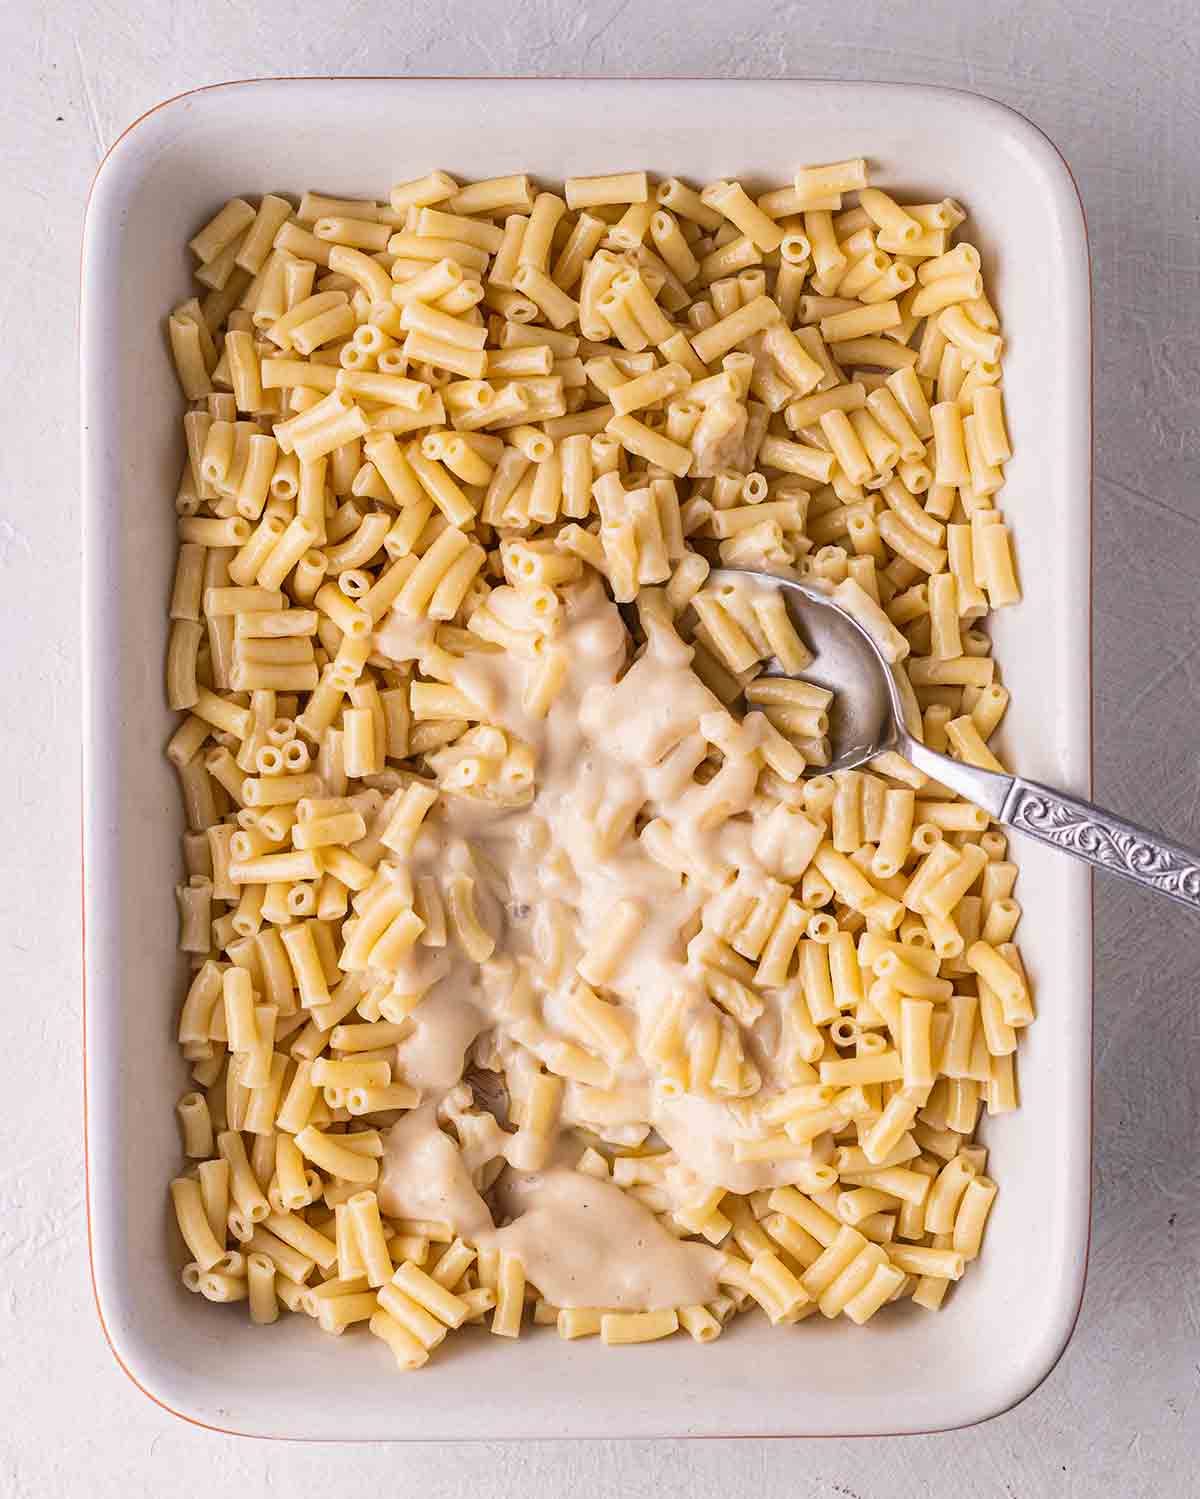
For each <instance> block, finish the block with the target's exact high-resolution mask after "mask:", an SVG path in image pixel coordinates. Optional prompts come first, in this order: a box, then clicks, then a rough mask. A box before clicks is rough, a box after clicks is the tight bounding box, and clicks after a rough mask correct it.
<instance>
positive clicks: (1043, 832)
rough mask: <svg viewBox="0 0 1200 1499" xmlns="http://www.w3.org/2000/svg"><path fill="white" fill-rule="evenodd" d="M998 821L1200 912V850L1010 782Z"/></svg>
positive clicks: (1073, 800) (1032, 784)
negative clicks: (1010, 785) (1185, 846)
mask: <svg viewBox="0 0 1200 1499" xmlns="http://www.w3.org/2000/svg"><path fill="white" fill-rule="evenodd" d="M999 820H1000V821H1001V822H1005V823H1008V824H1009V825H1010V826H1012V827H1014V828H1017V829H1018V830H1019V831H1020V832H1022V833H1029V834H1031V835H1032V836H1033V837H1034V838H1040V839H1041V840H1042V842H1043V843H1050V844H1053V845H1054V847H1055V848H1061V849H1062V850H1063V851H1064V852H1066V853H1069V854H1074V855H1075V857H1076V858H1078V859H1086V860H1087V862H1088V863H1089V864H1094V865H1096V867H1097V868H1098V869H1107V870H1108V871H1109V873H1110V874H1119V875H1121V876H1122V877H1123V878H1124V879H1127V880H1134V881H1136V883H1137V884H1139V885H1144V886H1146V888H1147V889H1149V890H1157V891H1158V892H1159V894H1160V895H1168V896H1170V897H1171V899H1172V900H1177V901H1179V903H1180V904H1181V905H1184V906H1190V907H1191V909H1192V910H1193V911H1200V851H1198V850H1196V849H1189V848H1184V847H1183V846H1182V845H1181V844H1178V843H1172V842H1171V841H1170V840H1169V839H1167V838H1163V837H1161V836H1160V835H1159V834H1158V833H1152V832H1150V830H1149V829H1148V828H1140V827H1138V826H1137V825H1136V823H1132V822H1126V821H1125V819H1124V818H1123V817H1117V816H1115V815H1114V814H1113V813H1112V812H1106V811H1105V810H1104V809H1103V808H1102V807H1097V806H1095V805H1093V803H1092V802H1085V801H1082V800H1081V799H1080V798H1078V797H1074V796H1067V795H1066V794H1065V793H1064V792H1062V791H1054V790H1052V789H1051V788H1050V787H1049V786H1040V785H1039V784H1038V783H1037V782H1036V781H1023V780H1021V778H1020V777H1019V776H1017V777H1014V779H1013V783H1012V788H1011V790H1010V791H1009V793H1008V795H1007V797H1006V798H1005V801H1004V806H1003V809H1002V811H1001V813H1000V818H999Z"/></svg>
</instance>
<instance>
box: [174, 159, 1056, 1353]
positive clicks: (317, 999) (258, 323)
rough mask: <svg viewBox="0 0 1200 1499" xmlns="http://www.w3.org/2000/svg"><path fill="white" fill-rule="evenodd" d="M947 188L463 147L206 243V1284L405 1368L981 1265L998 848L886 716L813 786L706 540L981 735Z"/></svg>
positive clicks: (772, 607) (202, 1020)
mask: <svg viewBox="0 0 1200 1499" xmlns="http://www.w3.org/2000/svg"><path fill="white" fill-rule="evenodd" d="M616 165H617V166H618V167H620V166H621V164H620V163H617V164H616ZM964 218H965V215H964V212H963V210H962V209H961V208H960V207H959V206H958V205H957V204H955V203H954V202H953V201H952V200H951V199H945V200H943V201H942V202H941V203H938V204H912V203H902V202H899V201H897V200H896V199H894V198H893V197H891V196H890V195H889V194H886V193H884V192H881V191H879V190H877V189H875V188H872V187H869V186H868V176H867V167H866V163H865V162H863V161H861V160H857V159H856V160H853V161H845V162H839V163H833V164H828V165H820V166H805V167H801V168H800V169H799V170H798V171H797V173H796V175H795V178H794V181H793V182H792V183H791V184H785V185H782V186H780V188H779V189H778V190H776V191H772V192H768V193H766V194H765V195H763V196H760V197H758V198H757V199H755V198H752V197H751V196H750V194H748V193H747V192H746V190H745V189H744V187H743V186H742V185H741V184H740V183H738V182H735V181H724V180H723V181H719V182H715V183H712V184H710V185H708V186H703V187H701V188H700V189H697V188H695V187H691V186H688V185H687V184H685V183H683V182H681V181H679V180H678V179H674V178H671V179H667V180H664V181H662V182H659V183H655V182H653V181H652V180H650V179H648V177H647V174H646V173H644V172H642V171H637V170H618V171H614V172H613V173H611V174H608V175H605V176H596V177H578V178H572V179H570V180H568V181H567V183H566V184H565V185H564V186H563V187H562V189H561V195H560V193H559V192H555V191H553V190H543V191H539V190H538V188H537V187H535V185H534V184H533V183H532V182H531V179H530V178H529V177H528V176H526V175H524V174H521V175H516V176H510V177H502V178H494V179H491V180H489V181H486V182H477V183H459V182H457V181H455V180H454V179H453V178H452V177H450V176H448V175H447V174H446V173H444V172H441V171H435V172H431V173H430V174H429V175H427V176H426V177H423V178H420V179H419V180H415V181H412V182H407V183H402V184H399V185H398V186H396V187H394V188H393V189H392V190H391V193H390V196H389V197H388V198H387V199H386V200H384V201H378V202H368V201H347V200H340V199H333V198H325V197H319V196H317V195H315V194H311V193H306V194H304V196H303V199H302V201H301V203H300V206H299V209H296V210H293V208H292V206H291V204H290V203H289V202H288V201H287V200H286V199H283V198H279V197H274V196H271V197H267V198H264V199H263V201H262V203H261V204H259V205H257V206H256V205H254V204H251V203H248V202H246V201H244V200H242V199H238V198H235V199H232V200H231V201H230V202H229V203H227V204H226V205H225V206H224V207H223V208H222V209H221V210H220V211H219V212H218V213H217V214H216V215H215V216H214V217H213V218H212V220H211V221H210V222H209V223H208V224H207V225H206V226H204V227H203V228H201V229H200V230H199V232H198V233H197V234H196V235H195V237H194V238H193V239H192V241H191V250H192V252H193V254H194V255H195V257H196V261H197V272H196V274H197V278H198V280H199V282H200V284H201V287H202V291H201V292H200V294H199V295H198V296H197V297H193V298H192V299H190V300H188V301H186V302H184V303H182V304H180V305H179V306H178V307H176V308H175V309H174V310H173V311H172V312H171V314H170V317H169V320H168V325H167V331H168V335H169V345H170V348H171V351H172V354H173V356H174V359H175V362H176V365H177V368H178V372H179V379H180V383H181V387H182V390H183V394H184V397H185V399H186V401H187V402H188V408H187V411H186V414H185V416H184V433H185V439H186V449H187V457H186V460H185V462H184V465H183V471H182V475H181V478H180V482H179V487H178V492H177V495H176V510H177V513H178V517H179V536H180V552H179V562H178V567H177V570H176V574H175V585H174V590H173V593H172V598H171V611H170V612H171V633H170V645H169V650H168V658H167V691H168V696H169V700H170V704H171V707H172V708H174V709H176V710H177V711H178V712H179V713H180V714H181V720H180V724H179V727H178V729H177V731H176V733H175V734H174V736H173V737H172V740H171V743H170V745H169V747H168V755H169V757H170V759H171V761H172V763H173V764H174V765H175V766H176V768H177V770H178V772H179V776H180V784H181V788H182V792H183V804H184V814H185V819H186V825H187V831H186V832H185V834H184V852H185V866H186V874H185V878H184V879H183V881H182V882H181V883H180V885H179V888H178V900H179V909H180V918H181V940H180V946H181V949H182V951H183V952H184V954H185V955H186V959H187V962H188V964H189V966H190V970H191V976H190V980H189V984H188V988H187V993H186V997H185V998H184V1001H183V1005H182V1009H181V1011H180V1015H179V1027H178V1034H179V1041H180V1045H181V1048H182V1052H183V1056H184V1058H185V1060H186V1063H187V1066H188V1067H189V1069H190V1079H189V1082H188V1084H187V1086H186V1088H185V1089H183V1090H181V1097H180V1100H179V1105H178V1117H179V1121H180V1128H181V1134H182V1140H181V1144H182V1152H183V1157H184V1161H185V1165H184V1166H183V1168H182V1169H181V1172H180V1175H179V1176H178V1177H177V1178H176V1179H175V1180H174V1181H173V1182H172V1183H171V1187H170V1193H171V1198H172V1201H173V1204H174V1208H175V1213H176V1217H177V1220H178V1225H179V1230H180V1235H181V1239H182V1243H183V1245H184V1246H185V1248H186V1251H187V1255H188V1263H187V1265H186V1266H185V1267H184V1269H183V1271H182V1282H183V1284H184V1285H185V1286H186V1287H187V1288H188V1289H189V1290H193V1291H195V1292H197V1293H198V1294H203V1295H204V1296H206V1297H207V1298H208V1299H210V1300H213V1301H231V1302H241V1301H244V1302H245V1303H246V1313H245V1314H246V1315H248V1316H249V1317H250V1319H251V1320H252V1321H253V1322H255V1323H256V1324H261V1325H269V1324H270V1323H272V1322H274V1321H276V1320H277V1319H278V1317H279V1316H280V1315H281V1308H282V1309H283V1311H286V1312H288V1313H293V1314H300V1315H307V1316H310V1317H311V1318H312V1319H313V1321H314V1322H315V1323H316V1324H317V1326H318V1327H319V1328H320V1329H321V1330H323V1331H325V1332H327V1333H332V1334H341V1333H343V1332H345V1331H346V1330H347V1329H353V1328H355V1327H365V1328H366V1329H368V1330H369V1333H370V1334H373V1335H374V1336H375V1337H376V1338H378V1339H379V1340H380V1343H381V1344H383V1345H386V1347H387V1348H388V1349H390V1351H391V1353H392V1355H393V1356H394V1358H395V1361H396V1363H397V1365H398V1367H400V1368H401V1369H416V1368H419V1367H420V1366H421V1365H423V1364H424V1363H426V1362H427V1361H428V1360H429V1358H430V1357H436V1355H437V1350H438V1348H439V1347H440V1345H441V1344H442V1342H443V1341H444V1340H445V1339H446V1337H447V1336H448V1335H449V1334H450V1333H451V1332H457V1330H459V1329H461V1328H463V1327H465V1326H467V1325H479V1324H483V1325H484V1326H486V1327H488V1328H489V1329H490V1331H491V1332H492V1333H494V1334H496V1335H498V1336H501V1337H507V1338H514V1337H518V1336H520V1335H522V1334H523V1333H524V1332H525V1331H526V1330H527V1329H528V1328H529V1327H530V1326H532V1325H535V1324H546V1325H554V1326H556V1327H557V1329H558V1332H559V1334H560V1335H561V1336H562V1337H564V1338H576V1337H585V1336H595V1337H598V1338H600V1339H601V1340H602V1341H603V1342H604V1343H606V1344H631V1343H639V1342H646V1341H651V1340H655V1339H658V1338H663V1337H669V1336H672V1335H673V1334H675V1333H676V1332H677V1331H679V1330H682V1331H683V1332H685V1333H686V1334H687V1335H689V1336H690V1337H692V1338H693V1339H694V1340H696V1341H697V1342H709V1341H712V1340H713V1339H715V1338H717V1337H719V1336H720V1335H721V1333H722V1331H723V1329H724V1327H725V1326H726V1325H727V1324H728V1322H729V1320H730V1319H731V1317H733V1316H734V1315H735V1314H736V1313H739V1312H745V1313H748V1314H753V1313H754V1312H756V1311H761V1312H762V1313H763V1314H764V1315H765V1316H766V1317H767V1318H768V1319H769V1320H770V1322H771V1323H772V1324H775V1325H779V1326H791V1325H792V1324H794V1323H798V1322H801V1321H803V1320H804V1319H805V1318H807V1317H809V1316H811V1315H814V1314H819V1315H820V1316H823V1317H826V1318H835V1317H840V1316H844V1317H847V1318H848V1319H850V1320H851V1321H852V1322H856V1323H862V1322H865V1321H867V1320H868V1319H870V1318H871V1317H873V1316H874V1315H876V1313H878V1312H879V1311H880V1310H881V1309H882V1308H884V1307H885V1306H886V1305H887V1304H888V1303H889V1302H892V1301H895V1300H897V1299H901V1298H910V1299H912V1300H913V1301H914V1302H916V1304H917V1305H918V1306H921V1307H923V1308H926V1309H928V1310H936V1309H937V1308H938V1307H939V1306H941V1304H942V1302H943V1300H944V1297H945V1295H946V1292H947V1291H948V1290H949V1288H950V1286H951V1285H952V1283H954V1282H956V1281H957V1280H959V1279H960V1278H961V1277H962V1276H963V1275H964V1274H966V1273H969V1270H970V1263H971V1261H972V1260H974V1259H975V1258H977V1257H978V1256H979V1254H980V1252H981V1245H982V1241H983V1235H984V1229H985V1225H986V1221H987V1218H988V1215H989V1212H990V1211H991V1209H992V1205H993V1200H994V1198H995V1196H996V1192H997V1188H996V1184H995V1183H994V1182H993V1181H991V1180H990V1178H989V1177H988V1176H987V1175H986V1165H987V1151H986V1149H985V1148H984V1147H983V1146H982V1145H980V1144H977V1143H976V1132H977V1128H978V1125H979V1121H980V1115H981V1113H984V1112H986V1113H988V1114H1001V1113H1004V1112H1007V1111H1009V1110H1011V1109H1012V1108H1014V1107H1015V1106H1016V1101H1017V1091H1016V1073H1015V1067H1014V1060H1015V1053H1016V1048H1017V1044H1018V1040H1019V1036H1020V1032H1021V1030H1022V1029H1023V1028H1024V1027H1025V1026H1027V1025H1028V1024H1030V1022H1031V1021H1032V1020H1033V1018H1034V1006H1033V998H1032V993H1031V987H1030V983H1029V978H1028V975H1027V973H1026V971H1025V968H1024V965H1023V963H1022V960H1021V956H1020V953H1019V950H1018V948H1017V946H1016V945H1015V944H1014V941H1013V936H1014V931H1015V928H1016V926H1017V923H1018V922H1019V919H1020V906H1019V904H1018V903H1017V901H1016V900H1015V899H1014V898H1013V888H1014V881H1015V877H1016V869H1015V866H1014V865H1013V864H1011V863H1010V862H1008V860H1007V859H1006V852H1007V846H1006V841H1005V839H1004V837H1003V835H1002V834H1001V833H999V832H998V831H996V830H994V829H993V830H989V825H988V818H987V817H986V815H985V814H983V813H982V812H980V811H979V810H978V809H976V808H974V807H972V806H970V805H969V804H967V803H965V802H961V801H958V800H956V799H954V798H953V797H951V796H950V794H949V793H948V792H947V791H946V790H945V788H944V787H941V786H939V785H935V784H933V783H931V782H929V781H927V779H926V778H925V777H924V776H923V775H921V774H920V773H919V772H917V771H916V770H915V769H914V768H913V767H912V766H910V765H908V764H907V763H906V762H905V761H903V760H902V759H900V758H898V757H897V756H895V755H885V756H883V757H881V758H880V759H879V760H877V761H875V762H873V763H872V764H870V765H868V766H866V767H864V768H862V769H860V770H857V771H846V772H837V773H834V774H832V775H826V774H823V773H822V772H823V769H824V767H826V766H827V765H828V764H829V760H830V743H829V738H828V734H829V721H830V719H829V715H830V713H831V711H834V710H835V709H836V704H835V703H834V702H833V700H832V694H831V693H829V692H828V691H826V690H824V689H822V688H820V687H818V686H816V685H814V684H813V683H811V682H807V681H805V680H804V673H805V670H806V668H807V667H808V666H809V664H810V662H811V660H812V656H811V653H810V651H809V648H808V645H807V643H806V642H805V641H804V640H803V639H802V638H801V637H800V635H799V634H798V633H797V631H796V629H795V627H794V625H793V623H792V621H791V619H790V617H789V615H788V612H787V609H786V608H785V606H784V604H783V602H782V599H781V598H780V596H779V595H778V593H776V592H774V591H773V590H772V589H771V588H770V586H769V585H763V584H761V583H751V582H750V581H749V580H746V581H745V582H744V583H740V584H739V583H735V584H733V585H729V584H726V583H723V584H721V585H720V586H717V585H716V583H715V581H714V580H711V579H710V578H709V571H710V568H711V567H713V566H726V567H732V568H745V569H751V570H755V571H758V572H767V573H774V574H776V575H777V576H780V577H786V578H796V579H803V580H805V581H809V582H812V583H814V584H816V585H818V586H823V587H827V588H828V589H829V590H830V591H831V592H832V593H833V596H834V597H835V598H836V599H837V601H838V602H839V603H840V604H842V606H843V607H845V608H846V609H848V610H849V611H850V612H851V613H852V614H853V615H854V616H855V617H856V618H857V619H858V620H860V621H861V623H862V624H863V625H864V626H865V627H866V628H867V629H868V630H870V631H871V633H872V634H873V635H874V636H875V638H876V639H877V640H878V641H879V643H880V646H881V648H882V649H883V650H884V651H885V653H886V654H887V656H888V657H889V659H890V660H892V661H893V662H895V663H896V664H897V665H898V667H899V668H900V670H901V671H902V672H903V673H904V674H906V676H907V678H908V683H909V685H910V688H911V700H912V701H911V706H912V710H913V715H914V722H915V723H917V724H919V727H920V731H921V734H922V736H923V738H924V739H925V741H926V742H927V743H929V744H931V745H933V746H935V747H937V748H939V749H949V750H950V752H951V753H954V754H956V755H958V756H959V757H960V758H962V759H963V760H966V761H969V762H970V763H973V764H980V765H989V766H995V765H998V764H999V763H1000V762H999V760H998V759H997V758H996V754H995V750H994V748H993V747H992V745H991V743H990V741H991V740H992V736H993V734H994V732H995V730H996V728H997V726H998V724H999V722H1000V720H1001V718H1002V716H1003V713H1004V710H1005V707H1006V705H1007V701H1008V695H1007V693H1006V692H1005V690H1004V688H1003V687H1002V686H1001V685H1000V683H999V681H998V678H997V672H996V666H995V663H994V661H993V659H992V656H991V654H990V642H989V639H988V636H987V635H986V633H984V631H983V630H982V629H981V627H980V626H981V622H982V621H983V620H984V619H985V617H986V615H987V613H988V612H989V610H990V609H993V608H999V607H1003V606H1007V605H1009V604H1012V603H1015V602H1016V601H1017V600H1018V599H1019V597H1020V589H1019V583H1018V579H1017V572H1016V569H1015V564H1014V558H1013V550H1012V544H1011V538H1010V528H1009V526H1008V525H1007V524H1006V523H1005V521H1004V519H1003V516H1002V515H1001V512H1000V511H999V509H998V508H997V498H998V493H999V490H1000V486H1001V484H1002V482H1003V466H1004V464H1005V462H1006V461H1007V460H1008V458H1009V457H1010V455H1011V446H1010V441H1009V435H1008V429H1007V425H1006V421H1005V413H1004V398H1003V382H1002V378H1001V368H1000V357H1001V354H1002V351H1003V335H1002V333H1001V331H1000V329H999V324H998V319H997V317H996V315H995V313H994V311H993V309H992V306H991V303H990V302H988V300H987V298H986V295H985V293H984V290H983V282H982V277H981V274H980V269H979V267H980V257H979V255H978V253H977V251H976V250H975V247H974V246H973V245H971V243H970V241H969V240H968V239H966V238H962V237H959V238H958V239H957V240H956V239H955V236H956V235H958V234H960V231H961V226H962V224H963V222H964ZM619 604H620V605H626V606H632V608H631V609H627V610H626V612H625V613H622V612H621V611H620V610H619V609H618V607H617V606H618V605H619ZM635 615H636V628H633V627H632V623H631V622H632V621H633V619H634V616H635ZM784 673H786V675H784ZM360 1335H361V1334H360Z"/></svg>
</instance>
